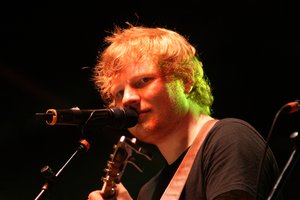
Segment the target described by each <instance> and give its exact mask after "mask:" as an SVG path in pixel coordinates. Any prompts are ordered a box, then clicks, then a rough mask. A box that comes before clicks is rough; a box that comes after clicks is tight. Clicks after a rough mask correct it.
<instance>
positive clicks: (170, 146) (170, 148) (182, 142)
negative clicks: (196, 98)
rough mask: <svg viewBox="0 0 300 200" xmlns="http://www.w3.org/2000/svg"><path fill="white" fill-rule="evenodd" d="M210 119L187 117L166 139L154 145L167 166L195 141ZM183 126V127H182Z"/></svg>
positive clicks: (206, 117)
mask: <svg viewBox="0 0 300 200" xmlns="http://www.w3.org/2000/svg"><path fill="white" fill-rule="evenodd" d="M210 119H212V117H210V116H208V115H200V116H197V117H195V116H193V115H191V116H188V117H187V118H186V120H184V121H183V122H182V123H181V124H179V125H178V127H176V128H174V129H173V130H174V131H172V132H171V133H168V134H166V138H164V140H162V141H161V142H160V143H159V144H156V145H157V147H158V149H159V150H160V152H161V153H162V155H163V156H164V158H165V159H166V161H167V162H168V164H172V163H173V162H174V161H175V160H176V159H177V158H178V157H179V156H180V155H181V154H182V153H183V152H184V151H185V150H186V149H187V148H188V147H189V146H191V144H192V143H193V141H194V140H195V138H196V136H197V135H198V133H199V131H200V129H201V128H202V126H203V125H204V124H205V122H207V121H208V120H210ZM182 124H184V125H182Z"/></svg>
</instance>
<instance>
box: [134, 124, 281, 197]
mask: <svg viewBox="0 0 300 200" xmlns="http://www.w3.org/2000/svg"><path fill="white" fill-rule="evenodd" d="M264 148H265V140H264V139H263V137H262V136H261V135H260V134H259V133H258V132H257V131H256V130H255V129H254V128H253V127H252V126H251V125H250V124H249V123H247V122H245V121H243V120H240V119H235V118H225V119H222V120H219V121H218V122H217V123H216V124H215V125H214V127H213V128H212V129H211V130H210V131H209V133H208V135H207V137H206V138H205V140H204V142H203V143H202V146H201V147H200V150H199V152H198V153H197V156H196V158H195V162H194V164H193V166H192V169H191V171H190V174H189V176H188V179H187V182H186V185H185V187H184V189H183V191H182V194H181V197H180V199H182V200H191V199H193V200H194V199H197V200H212V199H214V198H215V197H217V196H218V195H220V194H223V193H225V192H229V191H232V190H242V191H246V192H247V193H249V194H250V195H252V196H253V197H255V196H256V184H257V176H258V170H259V163H260V160H261V158H262V155H263V152H264ZM185 153H186V152H184V153H183V154H182V155H181V156H180V157H179V158H178V159H177V160H176V161H175V162H174V163H173V164H171V165H167V164H166V166H165V167H164V168H163V169H162V170H160V171H159V172H158V173H157V174H156V175H155V176H154V177H153V178H152V179H150V180H149V181H148V182H147V183H146V184H145V185H144V186H143V187H142V188H141V190H140V193H139V195H138V200H159V199H160V198H161V196H162V194H163V192H164V190H165V189H166V187H167V186H168V183H169V182H170V180H171V179H172V177H173V175H174V173H175V171H176V169H177V168H178V166H179V164H180V162H181V161H182V159H183V157H184V155H185ZM262 174H263V176H262V177H263V179H262V180H261V183H260V186H261V189H260V197H261V199H266V197H267V196H268V194H269V192H270V191H271V189H272V187H273V185H274V183H275V181H276V179H277V177H278V176H279V170H278V166H277V162H276V159H275V156H274V155H273V153H272V151H271V149H268V152H267V156H266V160H265V162H264V165H263V169H262Z"/></svg>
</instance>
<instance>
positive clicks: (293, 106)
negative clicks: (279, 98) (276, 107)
mask: <svg viewBox="0 0 300 200" xmlns="http://www.w3.org/2000/svg"><path fill="white" fill-rule="evenodd" d="M283 108H284V110H285V112H286V113H288V114H291V113H294V112H297V111H298V110H300V101H299V100H295V101H293V102H289V103H287V104H285V105H284V107H283Z"/></svg>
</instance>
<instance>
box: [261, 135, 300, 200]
mask: <svg viewBox="0 0 300 200" xmlns="http://www.w3.org/2000/svg"><path fill="white" fill-rule="evenodd" d="M290 139H291V140H292V141H293V142H294V148H293V151H292V152H291V155H290V157H289V159H288V161H287V163H286V165H285V166H284V168H283V170H282V172H281V174H280V175H279V177H278V179H277V181H276V183H275V184H274V186H273V189H272V191H271V193H270V195H269V196H268V198H267V200H275V199H277V198H278V196H279V192H280V190H281V189H282V188H283V186H284V184H285V182H286V180H287V178H288V176H289V174H290V172H291V171H292V169H293V168H294V166H295V165H296V161H297V159H298V158H299V152H298V149H299V134H298V132H294V133H292V134H291V135H290Z"/></svg>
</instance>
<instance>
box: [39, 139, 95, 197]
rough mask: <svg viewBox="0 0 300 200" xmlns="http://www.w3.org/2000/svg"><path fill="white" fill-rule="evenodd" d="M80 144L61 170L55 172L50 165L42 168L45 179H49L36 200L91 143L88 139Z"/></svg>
mask: <svg viewBox="0 0 300 200" xmlns="http://www.w3.org/2000/svg"><path fill="white" fill-rule="evenodd" d="M79 143H80V144H79V146H78V148H77V149H76V151H75V152H74V153H73V154H72V155H71V157H70V158H69V159H68V160H67V162H66V163H65V164H64V165H63V166H62V167H61V168H60V170H59V171H58V172H57V173H56V174H54V173H53V171H52V169H51V168H50V167H49V166H45V167H43V168H42V169H41V173H42V174H43V175H44V177H45V179H46V180H47V181H46V182H45V184H44V185H43V186H42V189H41V191H40V193H39V194H38V195H37V196H36V197H35V199H34V200H39V199H41V198H42V197H43V196H44V195H45V193H46V191H48V190H49V187H50V185H51V184H52V183H54V182H55V181H56V179H57V177H58V176H59V174H60V173H61V172H62V171H63V170H64V169H65V167H66V166H67V165H68V164H69V163H70V162H71V160H72V159H73V158H74V157H75V156H76V155H77V154H78V153H79V152H82V151H88V150H89V148H90V144H89V143H88V142H87V141H86V140H83V139H82V140H80V141H79Z"/></svg>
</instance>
